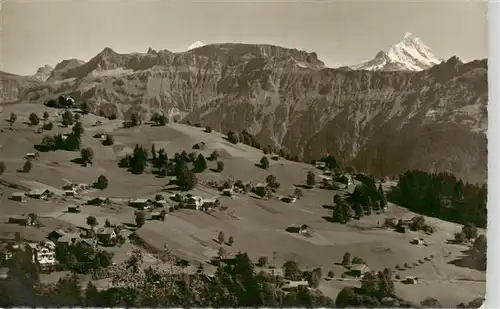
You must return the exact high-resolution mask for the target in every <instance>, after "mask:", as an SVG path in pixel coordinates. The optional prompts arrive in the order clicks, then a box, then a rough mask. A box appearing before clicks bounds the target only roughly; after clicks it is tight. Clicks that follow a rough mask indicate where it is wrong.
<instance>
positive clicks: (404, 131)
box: [24, 44, 487, 182]
mask: <svg viewBox="0 0 500 309" xmlns="http://www.w3.org/2000/svg"><path fill="white" fill-rule="evenodd" d="M65 77H66V78H68V79H67V80H66V81H65V83H59V84H58V86H57V87H55V86H54V85H50V87H52V88H51V89H52V90H51V92H50V95H51V96H52V97H53V96H57V95H58V94H59V93H71V94H72V95H73V96H74V98H75V99H76V100H85V101H88V102H89V103H90V104H91V105H92V106H93V108H94V110H95V111H96V112H97V111H98V110H103V111H105V112H106V113H108V114H109V113H116V114H117V115H118V116H119V117H124V118H126V117H128V116H129V115H130V113H131V112H139V113H141V114H143V117H144V118H147V117H149V116H150V115H151V113H153V112H155V111H160V112H163V113H165V114H168V115H170V116H174V115H180V116H182V117H184V119H185V120H186V121H188V120H189V121H191V122H193V123H200V124H202V125H210V126H211V127H212V128H214V129H216V130H219V131H222V132H227V131H228V130H237V131H240V130H243V129H246V130H248V131H250V132H251V133H253V134H255V135H256V136H258V138H259V139H260V141H261V143H262V144H264V145H265V144H268V143H269V144H273V145H282V146H283V147H284V148H286V149H288V150H289V151H290V152H291V153H293V154H297V155H300V156H302V157H304V158H305V159H313V158H318V157H319V156H322V155H326V154H332V155H336V156H339V157H341V158H342V159H343V160H344V162H346V164H351V165H354V166H355V167H357V168H358V169H361V170H365V171H368V172H371V173H374V174H376V175H393V174H397V173H399V172H401V171H404V170H408V169H422V170H427V171H429V170H431V171H450V172H453V173H454V174H456V175H458V176H461V177H464V178H466V179H467V180H469V181H474V182H485V181H486V145H487V141H486V136H485V131H486V128H487V114H486V102H487V64H486V60H483V61H474V62H471V63H467V64H463V63H461V62H460V61H458V59H456V58H452V59H450V60H449V61H447V62H444V63H442V64H439V65H437V66H434V67H432V68H431V69H428V70H425V71H421V72H376V71H356V70H348V69H328V68H325V66H324V64H323V62H321V61H320V60H318V58H317V56H316V54H315V53H307V52H303V51H298V50H292V49H286V48H281V47H277V46H269V45H246V44H217V45H206V46H203V47H200V48H197V49H194V50H190V51H187V52H183V53H171V52H169V51H166V50H164V51H158V52H152V51H150V52H148V53H146V54H129V55H121V54H117V53H115V52H113V51H112V50H110V49H105V50H104V51H103V52H101V53H100V54H98V55H97V56H96V57H94V58H93V59H91V60H90V61H89V62H87V63H85V64H83V65H80V66H78V67H76V68H74V69H72V70H70V71H67V72H66V75H65ZM47 87H49V86H48V84H47V83H45V84H41V85H39V86H36V87H32V89H31V90H30V91H27V94H26V95H25V96H24V98H25V99H36V100H39V101H43V100H46V99H48V96H47V93H48V92H49V91H47V90H46V89H47ZM44 89H45V90H44Z"/></svg>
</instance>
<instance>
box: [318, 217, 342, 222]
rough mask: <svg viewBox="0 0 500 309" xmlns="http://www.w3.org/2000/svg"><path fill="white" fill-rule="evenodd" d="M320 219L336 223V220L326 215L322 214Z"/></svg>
mask: <svg viewBox="0 0 500 309" xmlns="http://www.w3.org/2000/svg"><path fill="white" fill-rule="evenodd" d="M321 219H323V220H325V221H327V222H330V223H338V222H337V221H335V220H333V218H332V217H326V216H323V217H321Z"/></svg>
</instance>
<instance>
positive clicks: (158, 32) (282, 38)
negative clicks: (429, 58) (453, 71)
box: [0, 0, 488, 74]
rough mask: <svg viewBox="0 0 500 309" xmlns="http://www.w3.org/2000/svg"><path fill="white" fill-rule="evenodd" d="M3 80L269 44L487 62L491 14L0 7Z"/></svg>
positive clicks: (444, 5) (201, 6)
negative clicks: (118, 58) (195, 48)
mask: <svg viewBox="0 0 500 309" xmlns="http://www.w3.org/2000/svg"><path fill="white" fill-rule="evenodd" d="M1 17H2V37H1V41H0V44H1V46H0V55H1V56H2V58H1V62H0V70H3V71H7V72H11V73H17V74H34V73H35V71H36V70H37V68H38V67H40V66H42V65H44V64H49V65H52V66H55V65H56V64H57V63H58V62H60V61H61V60H64V59H69V58H77V59H81V60H85V61H88V60H89V59H90V58H92V57H93V56H95V55H96V54H97V53H98V52H100V51H101V50H102V49H103V48H104V47H111V48H112V49H114V50H115V51H116V52H119V53H125V52H145V51H146V50H147V49H148V47H152V48H153V49H157V50H158V49H168V50H171V51H183V50H185V49H186V48H187V47H188V46H189V45H190V44H191V43H193V42H194V41H197V40H200V41H202V42H204V43H206V44H208V43H220V42H244V43H266V44H276V45H281V46H285V47H291V48H297V49H303V50H306V51H309V52H316V53H317V54H318V56H319V58H320V59H321V60H323V61H324V62H325V63H326V64H327V65H328V66H332V67H336V66H341V65H349V64H356V63H359V62H362V61H364V60H368V59H371V58H373V57H374V56H375V54H376V53H377V52H378V51H380V50H382V49H383V50H386V49H387V48H388V47H389V46H390V45H391V44H393V43H396V42H398V41H400V40H401V39H402V38H403V35H404V33H405V32H407V31H408V32H411V33H412V34H413V35H414V36H417V37H420V38H421V39H422V41H423V42H424V43H425V44H426V45H428V46H429V47H430V48H431V49H432V50H433V52H434V53H435V54H436V55H438V56H441V57H443V58H449V57H451V56H452V55H458V56H459V58H460V59H462V60H465V61H469V60H472V59H477V58H485V57H487V35H488V34H487V21H486V4H485V3H480V2H478V1H477V0H474V1H458V0H456V1H451V0H449V1H441V2H436V1H432V2H429V1H427V2H426V1H418V2H412V1H408V0H405V1H403V0H401V1H391V2H389V1H388V2H381V1H368V0H365V1H364V2H355V1H350V2H347V1H346V2H340V1H291V0H290V1H273V2H270V1H253V0H252V1H250V0H247V1H237V0H233V1H204V2H189V1H123V0H122V1H117V0H108V1H95V0H94V1H89V0H75V1H70V0H66V1H61V0H60V1H56V0H53V1H50V2H45V1H42V0H37V1H36V2H35V1H26V0H4V1H3V5H2V6H1Z"/></svg>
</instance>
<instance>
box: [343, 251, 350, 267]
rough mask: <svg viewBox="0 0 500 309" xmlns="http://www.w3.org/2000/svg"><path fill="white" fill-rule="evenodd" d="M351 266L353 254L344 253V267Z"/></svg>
mask: <svg viewBox="0 0 500 309" xmlns="http://www.w3.org/2000/svg"><path fill="white" fill-rule="evenodd" d="M350 264H351V254H350V253H349V252H346V253H344V257H342V265H350Z"/></svg>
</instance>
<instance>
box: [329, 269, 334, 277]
mask: <svg viewBox="0 0 500 309" xmlns="http://www.w3.org/2000/svg"><path fill="white" fill-rule="evenodd" d="M327 276H328V278H334V277H335V273H334V272H333V270H330V271H329V272H328V274H327Z"/></svg>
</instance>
